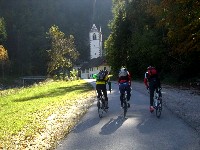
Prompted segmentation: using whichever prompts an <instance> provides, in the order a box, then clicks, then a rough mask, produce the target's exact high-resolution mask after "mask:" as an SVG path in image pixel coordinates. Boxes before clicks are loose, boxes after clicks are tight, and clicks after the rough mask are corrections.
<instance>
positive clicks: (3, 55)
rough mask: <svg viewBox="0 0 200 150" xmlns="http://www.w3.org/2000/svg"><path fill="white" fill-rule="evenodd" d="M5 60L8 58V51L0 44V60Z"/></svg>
mask: <svg viewBox="0 0 200 150" xmlns="http://www.w3.org/2000/svg"><path fill="white" fill-rule="evenodd" d="M6 60H8V52H7V50H6V49H5V48H4V47H3V46H2V45H0V62H3V61H6Z"/></svg>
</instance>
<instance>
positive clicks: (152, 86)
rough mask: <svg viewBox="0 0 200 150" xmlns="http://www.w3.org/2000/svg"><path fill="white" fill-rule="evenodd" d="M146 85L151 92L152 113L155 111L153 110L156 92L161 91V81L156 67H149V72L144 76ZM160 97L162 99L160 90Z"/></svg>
mask: <svg viewBox="0 0 200 150" xmlns="http://www.w3.org/2000/svg"><path fill="white" fill-rule="evenodd" d="M144 84H145V86H146V88H147V90H149V92H150V108H149V109H150V112H153V111H154V108H153V97H154V91H155V90H158V88H160V89H161V85H160V79H159V77H158V72H157V70H156V68H155V67H152V66H149V67H147V71H146V73H145V75H144ZM159 96H160V97H161V92H160V90H159Z"/></svg>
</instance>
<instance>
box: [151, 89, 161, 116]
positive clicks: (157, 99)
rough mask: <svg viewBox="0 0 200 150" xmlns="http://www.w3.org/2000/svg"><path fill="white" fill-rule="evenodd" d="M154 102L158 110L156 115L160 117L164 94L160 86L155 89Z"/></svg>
mask: <svg viewBox="0 0 200 150" xmlns="http://www.w3.org/2000/svg"><path fill="white" fill-rule="evenodd" d="M153 99H154V103H153V107H154V108H155V110H156V117H157V118H160V116H161V112H162V95H161V89H160V88H158V89H156V90H155V91H154V98H153Z"/></svg>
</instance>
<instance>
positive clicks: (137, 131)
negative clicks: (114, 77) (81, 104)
mask: <svg viewBox="0 0 200 150" xmlns="http://www.w3.org/2000/svg"><path fill="white" fill-rule="evenodd" d="M88 82H90V83H91V84H92V85H93V86H95V82H94V80H88ZM132 88H133V89H132V92H131V95H132V96H131V100H130V104H131V107H130V108H129V109H128V112H127V118H126V119H124V118H123V110H122V109H121V108H120V101H119V95H120V94H119V90H118V86H117V84H116V82H112V89H113V90H112V92H111V93H110V92H109V91H108V99H109V112H108V113H106V114H105V113H104V114H103V118H101V119H100V118H99V117H98V113H97V107H96V101H95V102H94V104H93V105H92V107H91V108H90V109H89V110H88V113H87V114H86V115H85V116H84V117H83V118H82V119H81V121H80V122H79V123H78V124H77V126H76V127H75V128H74V129H73V130H72V132H71V133H70V134H68V135H67V137H66V138H65V139H64V140H63V141H62V142H61V143H60V144H59V146H58V147H57V150H154V149H155V150H200V137H199V135H198V134H197V132H196V131H195V130H193V129H192V128H191V127H190V126H188V125H187V124H186V123H185V122H184V121H183V120H181V119H180V118H178V117H176V116H175V115H174V114H172V113H171V111H169V110H168V109H167V108H165V106H164V107H163V111H162V115H161V117H160V118H159V119H158V118H157V117H156V115H155V112H154V113H150V112H149V95H148V94H144V93H141V92H140V91H137V90H135V89H134V84H133V86H132ZM162 92H165V91H164V90H163V91H162ZM163 99H164V97H163Z"/></svg>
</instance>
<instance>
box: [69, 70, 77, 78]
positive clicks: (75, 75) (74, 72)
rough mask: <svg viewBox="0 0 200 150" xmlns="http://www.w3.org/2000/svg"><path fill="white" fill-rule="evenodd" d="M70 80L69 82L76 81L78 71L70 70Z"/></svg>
mask: <svg viewBox="0 0 200 150" xmlns="http://www.w3.org/2000/svg"><path fill="white" fill-rule="evenodd" d="M70 78H71V80H77V79H78V70H76V69H72V71H70Z"/></svg>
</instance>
